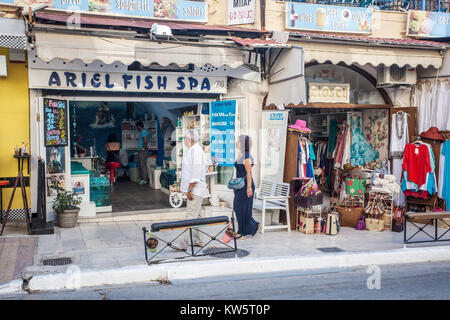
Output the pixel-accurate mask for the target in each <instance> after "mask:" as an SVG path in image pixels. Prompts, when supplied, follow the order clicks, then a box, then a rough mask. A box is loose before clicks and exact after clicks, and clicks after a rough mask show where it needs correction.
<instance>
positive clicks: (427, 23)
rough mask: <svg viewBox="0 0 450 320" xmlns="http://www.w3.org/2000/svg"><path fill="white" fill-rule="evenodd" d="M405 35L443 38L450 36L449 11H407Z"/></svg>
mask: <svg viewBox="0 0 450 320" xmlns="http://www.w3.org/2000/svg"><path fill="white" fill-rule="evenodd" d="M406 30H407V34H406V35H407V36H411V37H428V38H444V37H448V36H450V13H446V12H430V11H420V10H409V11H408V26H407V29H406Z"/></svg>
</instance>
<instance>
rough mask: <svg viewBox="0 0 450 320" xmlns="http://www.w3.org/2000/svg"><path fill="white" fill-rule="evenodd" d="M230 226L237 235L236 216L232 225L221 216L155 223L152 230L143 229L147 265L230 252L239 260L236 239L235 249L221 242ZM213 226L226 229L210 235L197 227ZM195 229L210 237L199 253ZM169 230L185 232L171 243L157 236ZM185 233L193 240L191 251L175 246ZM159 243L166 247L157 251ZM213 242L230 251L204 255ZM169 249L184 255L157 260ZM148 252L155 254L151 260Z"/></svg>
mask: <svg viewBox="0 0 450 320" xmlns="http://www.w3.org/2000/svg"><path fill="white" fill-rule="evenodd" d="M230 224H231V227H232V230H233V233H234V234H235V233H236V232H235V227H234V216H232V217H231V223H230V218H229V217H227V216H219V217H209V218H200V219H190V220H178V221H170V222H160V223H153V224H152V225H151V228H150V230H148V229H147V228H146V227H143V228H142V232H143V234H144V250H145V261H146V262H147V264H152V263H158V262H161V261H166V260H172V259H175V260H177V259H184V258H187V257H201V256H206V255H213V254H222V253H229V252H234V256H235V258H237V243H236V239H233V240H234V248H233V247H231V246H230V245H228V243H225V242H223V241H222V240H221V239H222V238H221V237H219V235H220V234H221V233H223V232H225V231H226V230H227V229H228V227H229V225H230ZM212 225H224V227H223V228H222V229H221V230H220V231H219V232H218V233H216V234H215V235H209V234H208V233H206V232H205V231H202V230H199V229H198V228H196V227H200V226H212ZM193 228H194V229H195V230H196V231H198V232H200V233H202V234H204V235H206V236H208V237H209V241H208V242H207V243H206V244H204V245H203V246H202V247H201V248H200V249H198V250H197V251H195V250H194V243H193V235H192V229H193ZM169 230H183V231H182V232H181V233H179V234H178V235H176V236H175V237H174V238H173V239H172V240H170V241H166V240H164V239H162V238H160V237H158V236H156V235H155V233H157V232H162V231H169ZM185 232H189V233H190V238H191V241H190V242H191V245H190V251H189V250H184V249H180V248H178V247H176V246H174V244H173V243H174V241H175V240H177V239H178V238H179V237H181V236H182V235H183V234H184V233H185ZM159 241H161V242H162V243H164V244H165V245H164V247H162V248H160V249H159V250H156V248H157V247H158V243H159ZM213 241H217V242H219V243H221V244H223V245H225V246H226V247H228V249H227V250H224V251H218V252H213V253H202V251H203V249H204V248H205V247H206V246H208V245H209V244H210V243H211V242H213ZM167 248H172V249H174V250H177V251H181V252H183V255H182V256H177V257H175V258H170V259H160V260H155V257H156V256H158V255H159V254H160V253H161V252H162V251H164V250H165V249H167ZM148 250H150V253H154V254H153V256H152V257H151V258H149V252H148ZM153 251H154V252H153Z"/></svg>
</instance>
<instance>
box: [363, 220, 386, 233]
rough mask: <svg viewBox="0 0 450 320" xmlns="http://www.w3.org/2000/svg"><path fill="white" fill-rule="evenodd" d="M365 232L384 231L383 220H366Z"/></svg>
mask: <svg viewBox="0 0 450 320" xmlns="http://www.w3.org/2000/svg"><path fill="white" fill-rule="evenodd" d="M366 230H369V231H384V220H383V219H373V218H366Z"/></svg>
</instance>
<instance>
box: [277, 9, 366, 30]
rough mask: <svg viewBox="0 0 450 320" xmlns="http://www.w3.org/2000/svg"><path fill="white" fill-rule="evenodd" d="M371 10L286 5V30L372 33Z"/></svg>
mask: <svg viewBox="0 0 450 320" xmlns="http://www.w3.org/2000/svg"><path fill="white" fill-rule="evenodd" d="M372 12H373V11H372V8H361V7H345V6H330V5H319V4H307V3H298V2H295V3H294V2H288V3H286V29H298V30H313V31H329V32H345V33H372V25H373V23H372V16H373V15H372Z"/></svg>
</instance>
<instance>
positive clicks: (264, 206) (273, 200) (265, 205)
mask: <svg viewBox="0 0 450 320" xmlns="http://www.w3.org/2000/svg"><path fill="white" fill-rule="evenodd" d="M289 187H290V185H289V183H284V182H278V181H273V180H269V179H265V178H263V179H262V181H261V186H260V187H259V189H258V190H256V195H255V199H254V200H253V209H256V210H259V211H261V213H262V218H261V232H262V233H264V231H265V230H270V229H287V230H288V231H289V232H290V231H291V222H290V218H289ZM266 210H285V211H286V220H287V224H286V225H275V226H272V225H270V226H266V225H265V222H266ZM271 221H272V219H271Z"/></svg>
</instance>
